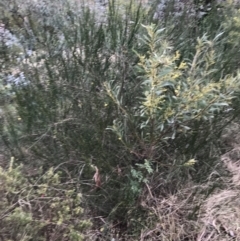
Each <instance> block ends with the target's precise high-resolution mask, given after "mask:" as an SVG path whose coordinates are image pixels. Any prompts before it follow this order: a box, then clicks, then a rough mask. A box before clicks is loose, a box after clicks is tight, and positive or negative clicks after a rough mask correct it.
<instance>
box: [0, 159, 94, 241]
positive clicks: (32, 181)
mask: <svg viewBox="0 0 240 241" xmlns="http://www.w3.org/2000/svg"><path fill="white" fill-rule="evenodd" d="M0 183H1V187H0V193H1V198H0V213H1V214H0V215H1V222H0V228H1V236H2V237H4V239H5V240H32V239H33V240H54V239H57V240H66V238H68V240H78V241H80V240H83V239H84V233H85V232H86V230H87V229H88V228H90V227H91V222H90V220H89V219H88V218H85V217H84V210H83V208H82V206H81V203H82V194H81V193H80V192H78V190H77V183H76V181H75V180H68V181H67V182H63V181H62V175H61V173H60V172H59V171H57V170H56V169H55V170H54V169H53V168H51V169H49V170H48V171H47V172H46V173H45V174H42V173H40V171H39V175H37V176H35V177H34V178H33V177H27V176H26V174H25V175H24V172H23V167H22V166H16V165H15V164H14V162H13V158H12V160H11V162H10V166H9V168H8V169H6V170H5V169H3V168H1V169H0Z"/></svg>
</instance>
